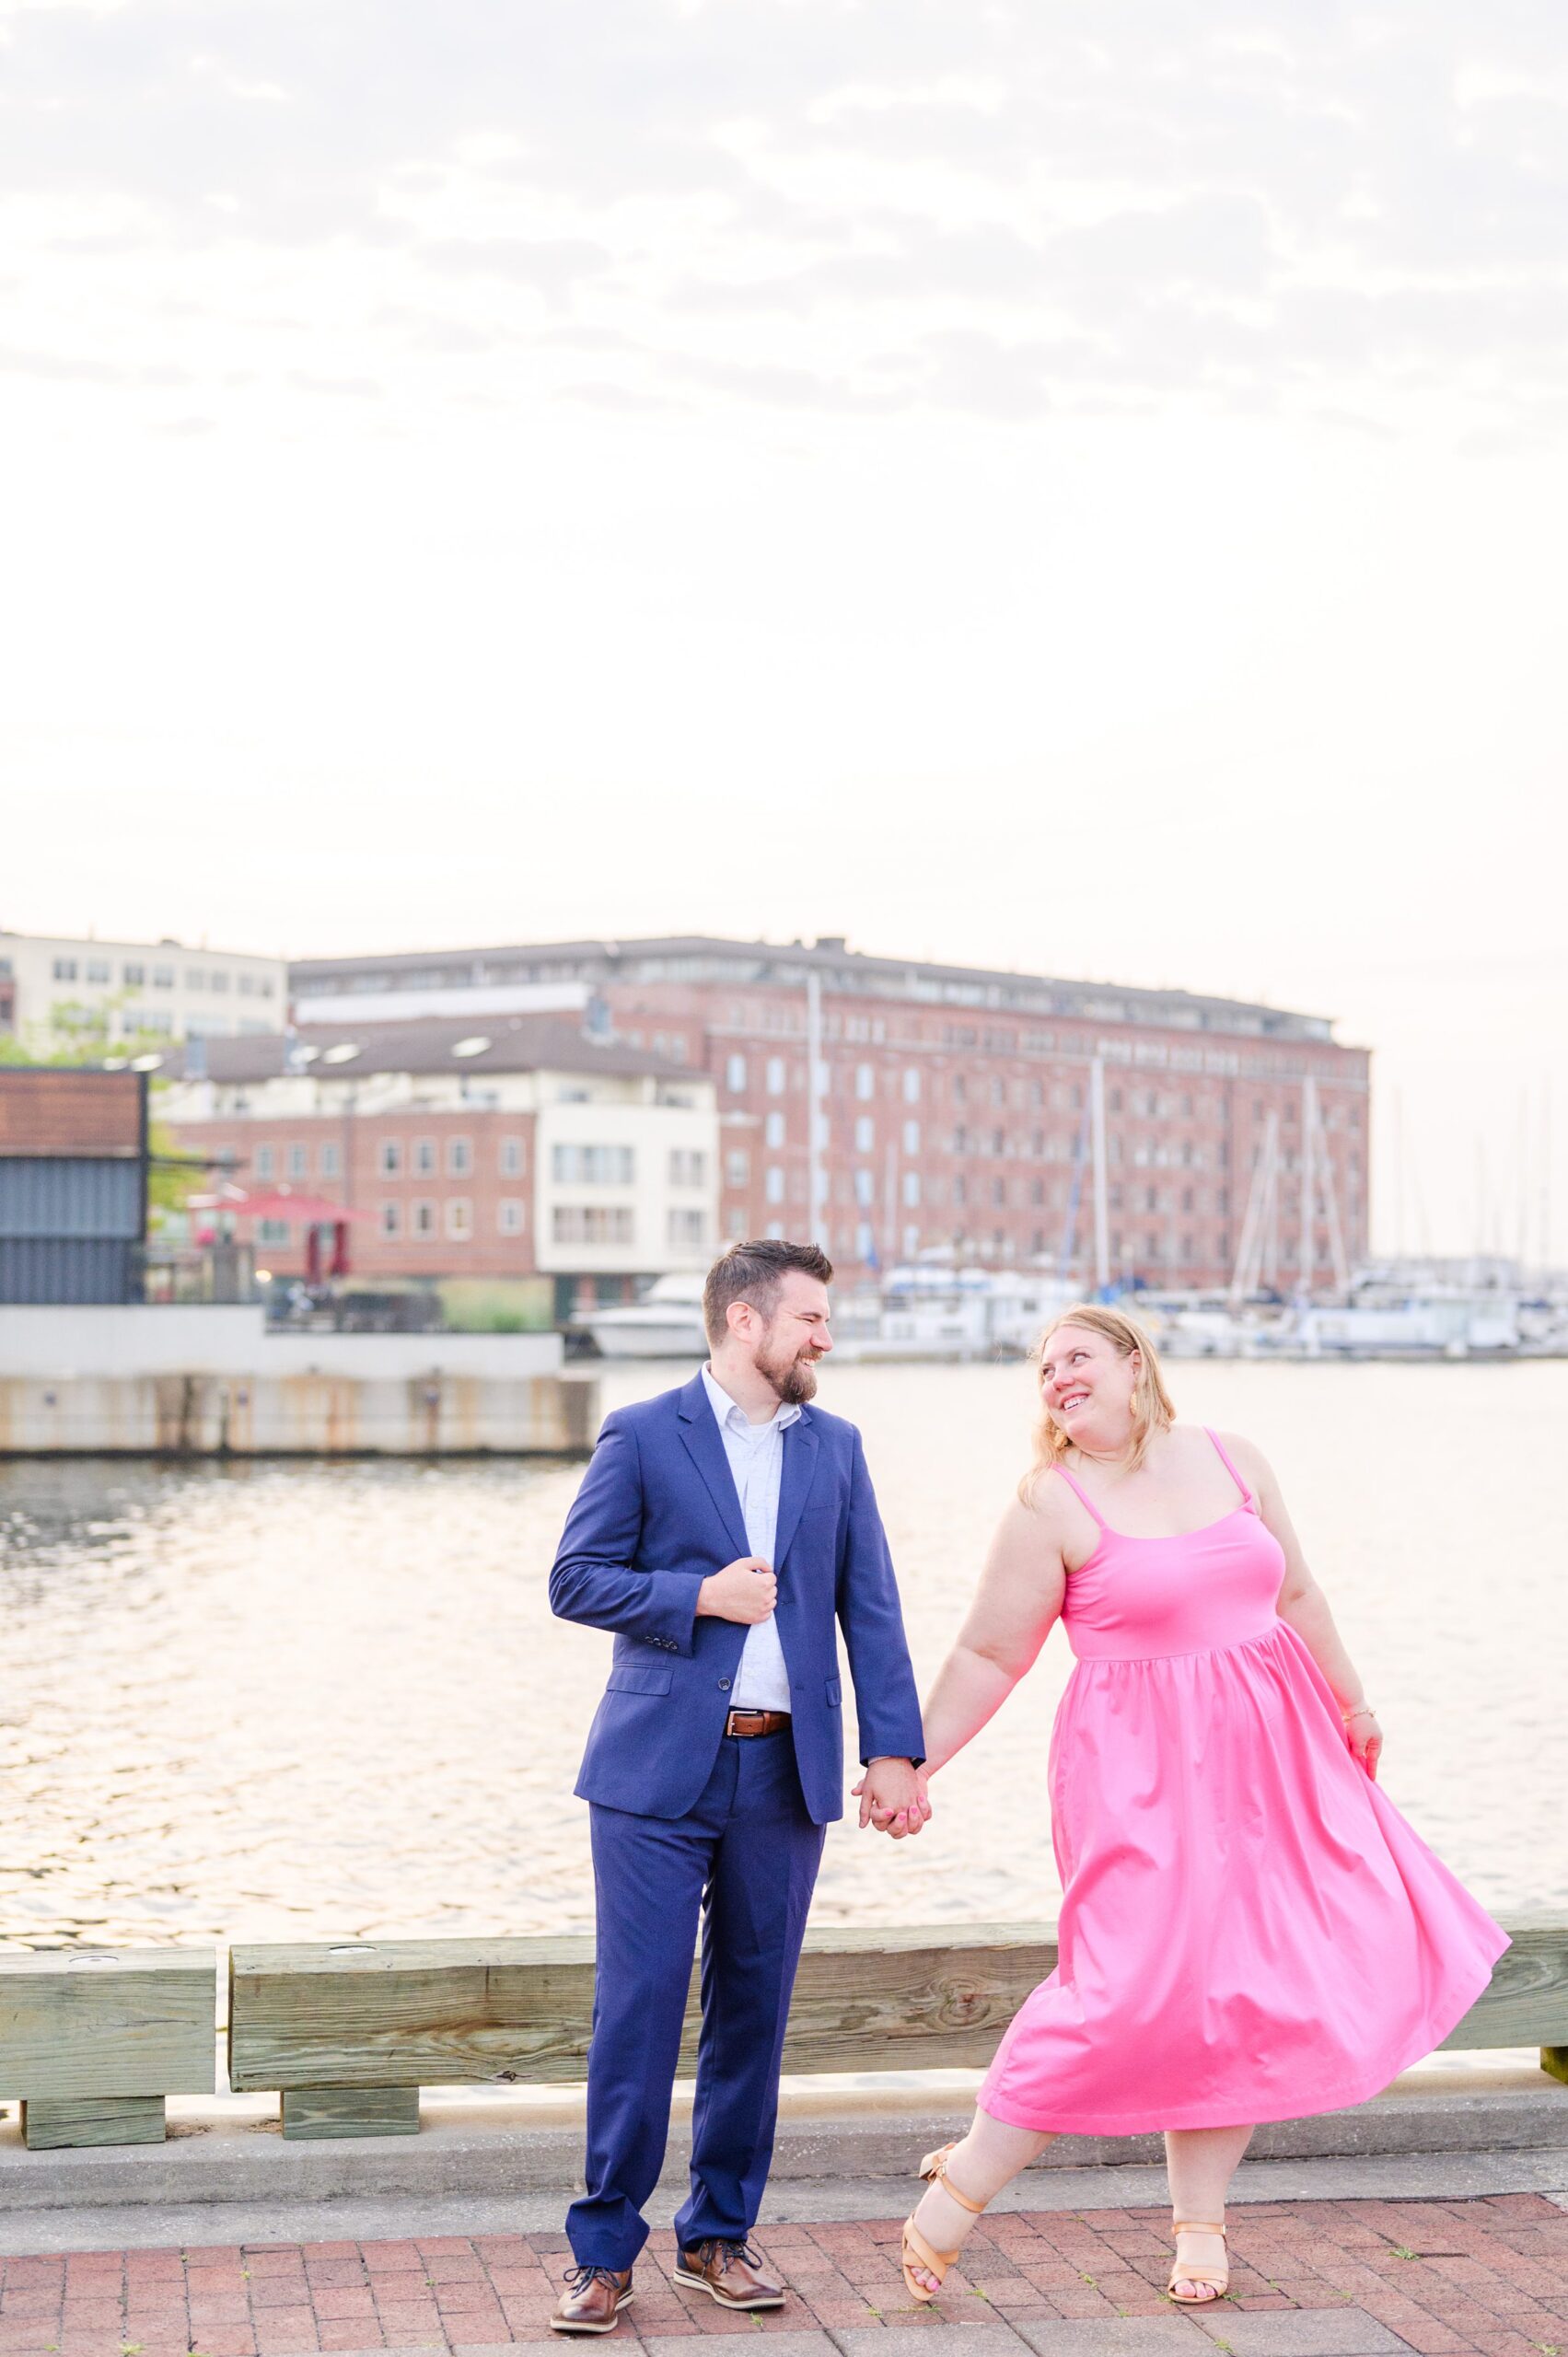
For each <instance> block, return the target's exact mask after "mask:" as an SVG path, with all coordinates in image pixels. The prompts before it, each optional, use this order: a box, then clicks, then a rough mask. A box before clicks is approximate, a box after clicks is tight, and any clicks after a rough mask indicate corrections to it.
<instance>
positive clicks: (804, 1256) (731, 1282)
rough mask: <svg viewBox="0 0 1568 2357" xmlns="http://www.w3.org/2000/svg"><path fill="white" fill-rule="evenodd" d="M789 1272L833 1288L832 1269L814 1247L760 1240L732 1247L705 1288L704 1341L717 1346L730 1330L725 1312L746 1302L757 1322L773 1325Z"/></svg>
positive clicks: (770, 1239) (768, 1238)
mask: <svg viewBox="0 0 1568 2357" xmlns="http://www.w3.org/2000/svg"><path fill="white" fill-rule="evenodd" d="M791 1269H799V1270H801V1271H803V1273H804V1274H805V1275H807V1276H808V1277H820V1279H821V1281H822V1283H824V1284H825V1285H829V1284H831V1283H832V1282H833V1264H832V1262H831V1261H830V1260H829V1258H828V1256H827V1254H826V1253H825V1252H824V1251H823V1250H822V1249H821V1248H820V1247H819V1245H816V1244H785V1243H783V1242H781V1241H780V1240H779V1239H778V1238H777V1237H772V1236H762V1237H753V1238H752V1240H751V1241H750V1242H749V1243H747V1244H732V1245H731V1246H730V1248H729V1250H728V1251H727V1252H725V1253H721V1255H720V1256H719V1258H718V1259H717V1260H715V1261H714V1265H713V1267H712V1268H711V1269H710V1270H709V1271H708V1278H707V1283H705V1284H704V1285H703V1325H704V1326H705V1327H706V1328H707V1332H708V1341H710V1342H711V1343H714V1344H716V1343H718V1342H721V1341H723V1340H724V1337H725V1335H726V1332H727V1331H728V1329H729V1320H728V1318H726V1315H725V1312H726V1310H727V1309H728V1307H729V1305H730V1303H731V1302H732V1301H745V1302H749V1303H750V1305H751V1307H752V1308H753V1309H754V1310H755V1311H756V1312H757V1315H758V1317H759V1318H764V1319H768V1320H771V1319H772V1315H773V1312H774V1310H775V1309H776V1308H777V1306H778V1299H779V1287H780V1286H781V1285H782V1284H783V1283H784V1279H785V1277H786V1276H787V1275H788V1274H789V1271H791Z"/></svg>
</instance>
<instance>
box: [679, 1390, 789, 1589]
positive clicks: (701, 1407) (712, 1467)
mask: <svg viewBox="0 0 1568 2357" xmlns="http://www.w3.org/2000/svg"><path fill="white" fill-rule="evenodd" d="M676 1414H677V1415H678V1416H679V1420H680V1437H681V1439H682V1441H683V1442H684V1443H685V1445H686V1451H687V1454H688V1456H689V1457H691V1462H692V1463H693V1465H695V1467H696V1468H697V1470H698V1472H699V1473H700V1474H701V1475H702V1477H703V1480H704V1481H705V1482H706V1484H707V1489H708V1494H709V1496H710V1497H711V1498H712V1499H713V1502H714V1505H715V1506H717V1508H718V1510H719V1519H720V1521H721V1522H722V1523H723V1524H724V1527H725V1528H726V1531H727V1532H728V1534H729V1542H730V1545H731V1546H732V1547H733V1548H734V1550H735V1556H734V1558H733V1560H734V1561H736V1562H738V1561H739V1559H740V1557H741V1556H742V1555H749V1553H750V1552H751V1549H750V1545H749V1541H748V1539H747V1537H746V1523H745V1518H744V1516H743V1515H742V1514H741V1511H740V1500H739V1498H738V1496H737V1494H736V1489H735V1480H734V1477H733V1475H732V1474H731V1472H730V1469H729V1459H728V1457H726V1455H725V1453H724V1442H723V1441H722V1440H721V1439H720V1437H719V1428H718V1423H717V1421H716V1419H715V1418H714V1411H713V1409H712V1408H711V1407H710V1405H709V1404H708V1394H707V1388H706V1387H705V1385H704V1384H703V1378H702V1376H701V1375H696V1376H693V1377H692V1379H691V1382H690V1383H688V1384H686V1385H685V1386H684V1387H682V1390H681V1393H680V1398H679V1402H678V1403H677V1407H676ZM788 1456H789V1452H788V1450H787V1448H786V1450H785V1452H784V1457H785V1463H786V1464H787V1462H788ZM779 1527H780V1529H781V1531H782V1529H783V1527H784V1517H783V1513H782V1511H781V1514H780V1517H779ZM775 1568H776V1566H775Z"/></svg>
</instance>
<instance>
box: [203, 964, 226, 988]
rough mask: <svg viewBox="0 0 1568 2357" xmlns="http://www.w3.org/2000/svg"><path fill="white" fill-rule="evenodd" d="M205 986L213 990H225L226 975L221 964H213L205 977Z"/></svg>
mask: <svg viewBox="0 0 1568 2357" xmlns="http://www.w3.org/2000/svg"><path fill="white" fill-rule="evenodd" d="M207 988H208V989H209V990H213V991H226V990H227V988H228V976H227V975H226V973H225V972H224V970H223V968H222V967H221V966H215V967H214V968H213V970H212V972H211V973H210V974H209V975H208V977H207Z"/></svg>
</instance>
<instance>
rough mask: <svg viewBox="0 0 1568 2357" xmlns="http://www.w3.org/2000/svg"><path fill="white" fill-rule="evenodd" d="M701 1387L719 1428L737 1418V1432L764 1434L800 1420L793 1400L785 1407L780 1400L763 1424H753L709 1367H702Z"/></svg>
mask: <svg viewBox="0 0 1568 2357" xmlns="http://www.w3.org/2000/svg"><path fill="white" fill-rule="evenodd" d="M703 1389H704V1390H705V1391H706V1393H707V1395H708V1405H709V1406H710V1407H711V1408H712V1410H713V1411H714V1415H715V1416H716V1417H717V1418H718V1421H719V1423H720V1424H721V1426H722V1425H724V1424H728V1423H731V1422H733V1421H734V1420H735V1419H736V1418H737V1417H738V1419H739V1423H738V1426H737V1427H736V1428H737V1430H738V1431H741V1432H749V1433H765V1432H770V1431H772V1427H773V1426H774V1425H775V1424H776V1425H777V1426H778V1428H779V1430H780V1431H781V1432H782V1431H783V1430H784V1427H785V1425H786V1424H793V1423H797V1422H799V1420H800V1409H799V1406H798V1405H797V1404H796V1402H795V1401H793V1400H792V1401H791V1402H790V1403H789V1404H788V1405H787V1406H786V1405H785V1403H784V1401H783V1400H781V1401H780V1402H779V1405H778V1407H777V1408H776V1409H775V1410H774V1411H773V1413H772V1415H771V1416H770V1417H769V1419H768V1421H767V1422H766V1423H765V1424H754V1423H753V1422H751V1419H750V1418H749V1416H748V1414H747V1412H746V1411H745V1409H744V1408H743V1407H742V1406H741V1404H740V1402H739V1400H738V1399H732V1398H731V1396H730V1394H729V1393H728V1392H727V1391H726V1389H725V1387H724V1385H723V1384H722V1383H721V1382H720V1381H719V1379H718V1377H717V1376H716V1375H715V1374H714V1371H713V1368H712V1367H711V1366H704V1367H703Z"/></svg>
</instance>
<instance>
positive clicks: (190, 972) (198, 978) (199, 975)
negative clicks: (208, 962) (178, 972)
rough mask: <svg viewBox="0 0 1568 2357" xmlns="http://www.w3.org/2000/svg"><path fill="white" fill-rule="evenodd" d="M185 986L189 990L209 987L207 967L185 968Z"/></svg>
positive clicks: (200, 989) (201, 989)
mask: <svg viewBox="0 0 1568 2357" xmlns="http://www.w3.org/2000/svg"><path fill="white" fill-rule="evenodd" d="M185 987H186V989H187V990H188V991H204V990H205V989H206V987H207V970H206V968H205V967H204V966H187V967H186V969H185Z"/></svg>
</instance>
